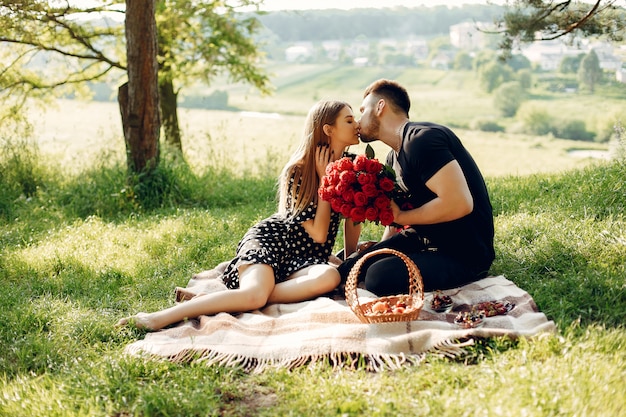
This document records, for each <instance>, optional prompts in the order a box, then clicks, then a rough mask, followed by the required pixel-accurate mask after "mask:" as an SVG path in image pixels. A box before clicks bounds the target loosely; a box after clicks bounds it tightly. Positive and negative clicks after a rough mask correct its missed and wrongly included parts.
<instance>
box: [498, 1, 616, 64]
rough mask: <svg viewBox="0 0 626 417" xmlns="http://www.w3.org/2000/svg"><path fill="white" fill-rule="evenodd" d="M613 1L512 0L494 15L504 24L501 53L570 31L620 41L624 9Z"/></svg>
mask: <svg viewBox="0 0 626 417" xmlns="http://www.w3.org/2000/svg"><path fill="white" fill-rule="evenodd" d="M613 3H614V1H613V0H607V1H604V0H597V1H592V2H564V3H561V4H557V5H555V4H554V2H552V1H547V0H516V1H513V2H511V3H510V4H509V5H507V7H506V8H505V12H504V14H503V15H502V16H501V17H500V18H499V19H497V22H498V24H499V25H500V27H503V28H505V29H504V36H503V39H502V41H501V43H500V47H501V50H502V55H503V56H504V57H509V56H510V55H511V52H512V51H513V49H514V48H515V47H516V46H517V45H519V43H520V42H522V43H530V42H536V41H538V40H539V41H541V40H550V39H556V38H561V37H565V36H568V35H570V34H571V36H573V37H574V38H575V37H583V38H588V37H592V36H595V35H597V36H605V37H606V38H608V39H610V40H614V41H621V40H623V39H624V29H625V27H626V24H625V22H626V19H625V18H624V14H625V13H626V12H625V11H624V8H623V7H618V6H617V5H615V4H613ZM538 35H539V36H538Z"/></svg>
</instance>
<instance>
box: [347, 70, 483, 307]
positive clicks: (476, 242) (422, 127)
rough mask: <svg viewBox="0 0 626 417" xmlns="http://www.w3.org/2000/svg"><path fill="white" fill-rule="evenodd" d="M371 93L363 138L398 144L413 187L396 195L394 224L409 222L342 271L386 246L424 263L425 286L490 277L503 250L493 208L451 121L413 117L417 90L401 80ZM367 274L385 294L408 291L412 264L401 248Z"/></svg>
mask: <svg viewBox="0 0 626 417" xmlns="http://www.w3.org/2000/svg"><path fill="white" fill-rule="evenodd" d="M363 97H364V98H363V103H362V105H361V109H360V110H361V114H362V116H361V119H360V121H359V125H360V135H361V140H362V141H363V142H372V141H375V140H380V141H382V142H384V143H385V144H386V145H388V146H389V147H390V148H391V151H390V152H389V155H388V156H387V164H388V165H389V166H392V167H393V168H394V170H395V172H396V180H397V182H398V185H399V186H400V187H401V188H402V189H403V190H404V191H405V192H406V194H407V197H406V200H404V201H394V202H392V210H393V213H394V223H396V224H397V225H401V226H404V228H398V227H394V226H388V227H387V228H386V229H385V232H384V234H383V236H382V239H381V241H380V242H378V243H377V244H374V245H373V246H371V247H369V248H368V249H366V250H364V251H361V252H360V253H359V254H358V255H357V256H352V257H351V258H349V259H347V260H346V261H344V262H343V263H342V264H341V265H340V266H339V272H340V273H341V275H342V278H343V279H344V280H345V279H346V277H347V275H348V274H349V272H350V269H351V268H352V266H353V265H354V264H355V263H356V261H357V259H358V257H359V256H362V255H363V254H364V253H366V252H369V251H372V250H376V249H380V248H394V249H397V250H399V251H401V252H403V253H404V254H406V255H407V256H409V257H410V258H411V259H412V260H413V262H415V264H416V265H417V267H418V268H419V269H420V272H421V275H422V278H423V281H424V290H425V291H433V290H436V289H447V288H454V287H458V286H461V285H464V284H466V283H468V282H472V281H475V280H478V279H480V278H484V277H485V276H487V273H488V271H489V268H490V267H491V264H492V262H493V259H494V257H495V254H494V248H493V236H494V227H493V213H492V207H491V202H490V200H489V194H488V191H487V187H486V185H485V181H484V179H483V176H482V174H481V172H480V170H479V169H478V167H477V166H476V163H475V162H474V160H473V158H472V156H471V155H470V154H469V152H468V151H467V150H466V149H465V147H464V146H463V145H462V143H461V141H460V140H459V138H458V137H457V136H456V135H455V134H454V133H453V132H452V131H451V130H450V129H448V128H447V127H445V126H441V125H438V124H434V123H427V122H422V123H417V122H410V121H409V108H410V106H411V102H410V99H409V95H408V93H407V91H406V89H404V88H403V87H402V86H401V85H399V84H398V83H397V82H395V81H390V80H385V79H381V80H378V81H375V82H374V83H372V84H371V85H370V86H369V87H367V88H366V90H365V93H364V95H363ZM399 204H400V205H401V207H400V206H399ZM359 280H364V281H365V286H366V288H367V289H368V290H369V291H371V292H373V293H375V294H377V295H379V296H385V295H394V294H401V293H407V291H408V273H407V270H406V266H405V265H404V262H403V261H402V260H401V259H400V258H398V257H396V256H393V255H381V256H376V257H372V258H370V259H368V260H367V261H366V262H365V263H364V264H363V265H362V268H361V274H360V276H359Z"/></svg>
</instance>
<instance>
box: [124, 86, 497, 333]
mask: <svg viewBox="0 0 626 417" xmlns="http://www.w3.org/2000/svg"><path fill="white" fill-rule="evenodd" d="M410 104H411V103H410V99H409V95H408V93H407V91H406V89H404V88H403V87H402V86H401V85H399V84H398V83H397V82H395V81H390V80H385V79H381V80H378V81H375V82H374V83H372V84H371V85H370V86H369V87H367V88H366V90H365V92H364V98H363V102H362V104H361V109H360V111H361V118H360V120H359V121H358V122H357V121H356V120H355V117H354V114H353V111H352V108H351V107H350V105H349V104H348V103H345V102H341V101H322V102H319V103H317V104H316V105H315V106H314V107H313V108H312V109H311V110H310V112H309V115H308V116H307V120H306V123H305V128H304V135H303V140H302V143H301V144H300V145H299V147H298V149H297V150H296V151H295V153H294V154H293V155H292V157H291V159H290V160H289V162H288V163H287V165H286V166H285V167H284V168H283V171H282V172H281V175H280V177H279V205H278V213H276V214H274V215H273V216H271V217H269V218H267V219H265V220H262V221H261V222H259V223H257V224H256V225H254V226H253V227H252V228H251V229H250V230H249V231H248V232H247V233H246V234H245V236H244V237H243V238H242V240H241V241H240V242H239V245H238V247H237V254H236V257H235V258H234V259H233V260H232V261H231V262H230V263H229V264H228V266H227V267H226V270H225V272H224V274H223V276H222V279H223V282H224V284H225V285H226V286H227V287H228V289H227V290H224V291H220V292H215V293H209V294H203V295H199V296H197V297H194V298H192V299H191V300H189V301H185V302H182V303H179V304H177V305H175V306H172V307H169V308H166V309H164V310H160V311H156V312H153V313H138V314H136V315H134V316H131V317H127V318H123V319H121V320H120V321H119V322H118V324H117V325H120V326H121V325H126V324H128V323H132V324H134V325H135V326H137V327H139V328H144V329H147V330H159V329H162V328H164V327H166V326H168V325H170V324H173V323H177V322H179V321H182V320H185V319H187V318H195V317H198V316H200V315H212V314H217V313H220V312H228V313H238V312H245V311H250V310H255V309H259V308H262V307H263V306H265V305H266V304H273V303H293V302H299V301H305V300H309V299H312V298H315V297H317V296H321V295H324V294H326V293H328V292H330V291H332V290H334V289H335V288H336V287H337V286H338V285H339V284H340V282H341V279H342V278H343V279H345V278H346V277H347V275H348V273H349V272H350V268H351V267H352V266H353V265H354V263H356V261H357V260H358V257H359V256H361V255H362V254H364V253H366V252H368V251H371V250H375V249H379V248H383V247H384V248H389V247H391V248H394V249H397V250H399V251H402V252H403V253H405V254H407V255H408V256H409V257H410V258H411V259H412V260H413V261H414V262H415V264H416V265H417V266H418V267H419V269H420V272H421V275H422V278H423V280H424V290H425V291H432V290H435V289H446V288H453V287H458V286H460V285H463V284H466V283H468V282H471V281H475V280H477V279H480V278H483V277H485V276H486V275H487V273H488V270H489V268H490V266H491V263H492V261H493V259H494V248H493V235H494V227H493V215H492V209H491V203H490V200H489V195H488V193H487V188H486V186H485V182H484V179H483V177H482V174H481V173H480V171H479V169H478V167H477V166H476V164H475V163H474V160H473V159H472V157H471V156H470V154H469V153H468V152H467V150H466V149H465V148H464V147H463V145H462V144H461V142H460V141H459V139H458V138H457V137H456V135H454V133H453V132H452V131H450V130H449V129H447V128H446V127H444V126H441V125H437V124H433V123H414V122H410V121H409V116H408V114H409V108H410ZM359 135H360V138H361V140H362V141H363V142H371V141H374V140H381V141H382V142H384V143H385V144H386V145H388V146H389V147H390V148H392V150H391V151H390V152H389V155H388V157H387V161H386V163H387V164H388V165H390V166H392V167H393V168H394V170H395V171H396V179H397V181H398V183H399V185H400V187H402V188H403V189H404V190H405V191H406V192H407V193H408V195H409V201H408V202H409V203H410V204H411V206H412V207H416V208H414V209H410V210H401V209H400V208H399V206H398V205H397V204H396V203H395V202H392V211H393V214H394V223H395V224H400V225H407V227H405V228H404V229H403V230H402V231H401V232H397V229H395V228H393V227H387V228H386V229H385V232H384V234H383V236H382V239H381V241H380V242H378V243H374V244H372V245H370V246H369V247H368V248H365V245H362V247H361V250H359V251H357V245H358V241H359V236H360V232H361V227H360V224H357V225H355V224H354V223H353V222H352V221H350V220H347V221H344V254H345V256H346V259H345V260H343V262H341V263H340V264H339V265H338V267H335V266H333V265H332V264H330V263H329V260H332V249H333V246H334V243H335V237H336V235H337V231H338V228H339V224H340V220H341V219H340V215H339V213H336V212H334V211H333V210H331V207H330V203H329V202H327V201H323V200H322V199H318V197H317V195H318V188H319V185H320V179H321V177H322V176H323V175H324V174H325V170H326V166H327V165H328V164H329V163H330V162H332V161H334V160H336V159H338V158H341V156H342V155H343V152H344V151H345V150H346V148H347V147H348V146H350V145H356V144H358V143H359ZM361 271H364V272H362V273H361V275H362V276H361V277H359V279H360V280H363V281H364V282H365V286H366V288H367V289H368V290H369V291H371V292H373V293H375V294H377V295H379V296H384V295H393V294H401V293H406V292H407V291H408V275H407V271H406V266H405V265H404V263H403V261H402V260H401V259H400V258H397V257H395V256H382V257H373V258H370V259H368V261H367V262H366V263H365V264H364V265H363V267H362V268H361Z"/></svg>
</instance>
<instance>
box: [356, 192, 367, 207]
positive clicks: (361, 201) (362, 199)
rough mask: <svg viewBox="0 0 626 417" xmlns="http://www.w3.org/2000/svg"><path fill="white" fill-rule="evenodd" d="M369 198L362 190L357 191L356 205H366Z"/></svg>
mask: <svg viewBox="0 0 626 417" xmlns="http://www.w3.org/2000/svg"><path fill="white" fill-rule="evenodd" d="M367 201H368V198H367V195H366V194H365V193H364V192H362V191H357V192H356V193H354V205H356V206H364V205H366V204H367Z"/></svg>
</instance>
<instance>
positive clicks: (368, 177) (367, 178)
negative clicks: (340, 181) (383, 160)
mask: <svg viewBox="0 0 626 417" xmlns="http://www.w3.org/2000/svg"><path fill="white" fill-rule="evenodd" d="M357 180H358V181H359V184H361V185H365V184H376V180H377V177H376V175H373V174H368V173H366V172H362V173H361V174H360V175H359V176H358V177H357Z"/></svg>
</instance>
